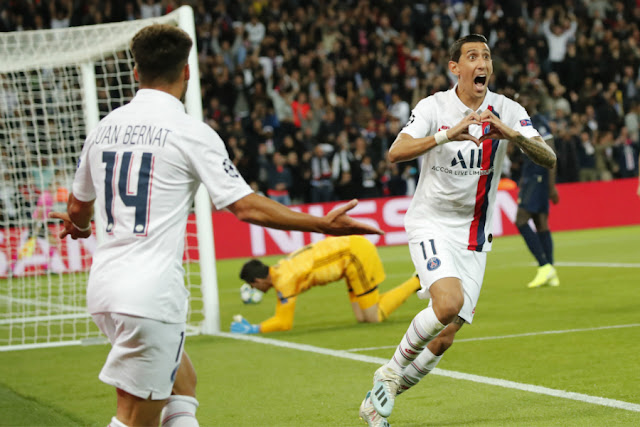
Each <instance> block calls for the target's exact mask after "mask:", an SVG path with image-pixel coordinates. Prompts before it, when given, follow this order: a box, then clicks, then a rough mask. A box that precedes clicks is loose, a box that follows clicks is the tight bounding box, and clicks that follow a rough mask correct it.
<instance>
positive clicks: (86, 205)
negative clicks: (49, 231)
mask: <svg viewBox="0 0 640 427" xmlns="http://www.w3.org/2000/svg"><path fill="white" fill-rule="evenodd" d="M93 202H94V201H93V200H91V201H89V202H82V201H80V200H78V199H76V198H75V197H74V196H73V194H70V195H69V201H68V202H67V212H51V213H49V218H55V219H60V220H62V225H63V227H64V228H63V229H62V231H61V232H60V238H61V239H64V238H65V237H67V235H69V236H71V238H72V239H74V240H76V239H84V238H87V237H89V236H91V218H93Z"/></svg>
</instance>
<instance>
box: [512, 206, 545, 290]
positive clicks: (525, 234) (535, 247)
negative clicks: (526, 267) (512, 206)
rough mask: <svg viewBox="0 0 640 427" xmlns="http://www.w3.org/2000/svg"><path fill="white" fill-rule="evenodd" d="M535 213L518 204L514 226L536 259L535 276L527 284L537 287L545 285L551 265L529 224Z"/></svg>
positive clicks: (538, 237) (538, 238)
mask: <svg viewBox="0 0 640 427" xmlns="http://www.w3.org/2000/svg"><path fill="white" fill-rule="evenodd" d="M536 215H537V214H534V213H532V212H529V211H527V210H526V209H524V208H523V207H522V206H518V211H517V212H516V227H518V231H519V232H520V235H521V236H522V238H523V239H524V241H525V243H526V244H527V247H528V248H529V251H530V252H531V254H533V256H534V257H535V259H536V261H538V270H537V272H536V276H535V277H534V278H533V280H532V281H531V282H529V283H528V284H527V287H528V288H537V287H539V286H543V285H546V284H547V282H548V281H549V279H550V278H551V277H552V276H553V266H552V265H551V263H550V262H549V260H548V258H547V255H546V253H545V250H544V248H543V245H542V242H541V241H540V236H539V234H536V233H535V232H534V231H533V229H532V228H531V226H530V225H529V220H530V219H532V218H534V217H535V216H536ZM534 223H535V221H534ZM536 228H537V225H536Z"/></svg>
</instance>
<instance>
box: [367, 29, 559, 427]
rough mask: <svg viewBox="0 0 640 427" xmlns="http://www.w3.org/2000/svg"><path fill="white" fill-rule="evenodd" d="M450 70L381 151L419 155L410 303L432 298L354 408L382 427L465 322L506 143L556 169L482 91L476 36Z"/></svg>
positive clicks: (463, 42)
mask: <svg viewBox="0 0 640 427" xmlns="http://www.w3.org/2000/svg"><path fill="white" fill-rule="evenodd" d="M449 71H450V72H451V73H452V74H453V75H455V76H457V78H458V83H457V84H456V85H455V86H454V87H453V88H452V89H450V90H448V91H443V92H437V93H435V94H433V95H431V96H428V97H427V98H425V99H422V100H421V101H420V102H418V104H417V105H416V107H415V108H414V110H413V111H412V114H411V117H410V118H409V122H408V123H407V124H406V125H405V127H404V128H403V129H402V130H401V132H400V133H399V135H398V137H397V138H396V140H395V141H394V142H393V144H392V146H391V148H390V149H389V160H390V161H391V162H394V163H395V162H402V161H407V160H411V159H414V158H416V157H418V156H423V160H422V172H421V173H420V178H419V181H418V186H417V189H416V192H415V195H414V196H413V199H412V201H411V204H410V206H409V209H408V210H407V214H406V216H405V228H406V230H407V234H408V238H409V251H410V254H411V258H412V260H413V263H414V265H415V267H416V269H417V272H418V276H419V277H420V282H421V285H422V289H421V290H420V291H418V296H419V297H422V298H427V297H430V298H431V300H430V301H429V305H428V307H427V308H425V309H424V310H422V311H421V312H420V313H418V314H417V315H416V316H415V317H414V319H413V321H412V322H411V325H410V326H409V328H408V329H407V332H406V333H405V335H404V336H403V337H402V340H401V341H400V344H399V345H398V347H397V348H396V350H395V353H394V355H393V357H392V358H391V360H389V362H387V363H386V364H384V365H383V366H381V367H380V368H379V369H378V370H377V371H376V372H375V374H374V376H373V382H374V385H373V389H372V390H371V391H369V392H367V394H366V396H365V399H364V400H363V401H362V404H361V406H360V416H361V417H362V418H364V419H365V420H366V421H367V422H368V423H369V425H372V426H385V425H388V422H387V420H386V418H387V417H388V416H389V415H390V414H391V411H392V409H393V405H394V401H395V398H396V394H399V393H402V392H404V391H406V390H407V389H409V388H410V387H412V386H414V385H415V384H417V383H418V381H420V379H422V378H423V377H424V376H425V375H427V374H428V373H429V372H430V371H431V370H432V369H433V368H434V367H435V366H436V365H437V364H438V362H439V361H440V358H441V357H442V354H443V353H444V352H445V351H446V350H447V349H448V348H449V347H450V346H451V344H452V343H453V340H454V337H455V334H456V332H458V330H460V328H461V327H462V325H463V324H464V323H471V322H472V321H473V316H474V313H475V309H476V304H477V302H478V297H479V295H480V288H481V287H482V280H483V276H484V270H485V265H486V256H487V252H488V251H489V250H490V249H491V243H492V240H493V235H492V234H491V221H492V218H493V214H494V206H495V198H496V191H497V186H498V182H499V178H500V173H501V168H502V161H503V159H504V156H505V152H506V148H507V144H509V143H511V144H515V146H516V147H518V148H519V149H520V150H522V151H523V152H524V153H525V154H526V155H527V156H529V157H530V158H531V159H532V160H533V161H534V162H536V163H538V164H540V165H542V166H544V167H545V168H547V169H551V168H553V167H554V165H555V163H556V156H555V154H554V152H553V150H552V149H551V148H550V147H549V146H548V145H547V144H546V143H545V142H544V141H543V140H542V138H541V137H540V135H539V134H538V132H537V131H536V130H535V129H534V127H533V126H532V125H531V120H530V118H529V115H528V114H527V112H526V110H525V109H524V108H523V107H521V106H520V105H519V104H518V103H516V102H515V101H512V100H510V99H508V98H506V97H505V96H502V95H498V94H495V93H493V92H491V91H489V90H488V84H489V81H490V79H491V75H492V73H493V65H492V62H491V51H490V49H489V46H488V45H487V40H486V38H485V37H484V36H482V35H479V34H471V35H468V36H465V37H463V38H461V39H459V40H457V41H456V42H454V43H453V45H452V46H451V48H450V60H449Z"/></svg>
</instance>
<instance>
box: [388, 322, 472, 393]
mask: <svg viewBox="0 0 640 427" xmlns="http://www.w3.org/2000/svg"><path fill="white" fill-rule="evenodd" d="M463 325H464V320H462V318H461V317H457V318H456V319H455V320H454V321H453V322H451V323H449V324H448V325H447V327H446V328H444V329H443V330H442V332H440V333H439V334H438V336H437V337H435V338H434V339H433V340H432V341H431V342H430V343H429V344H427V347H426V348H425V349H424V350H422V352H421V353H420V355H418V357H416V359H415V360H414V361H413V363H411V364H410V365H409V366H407V367H406V368H405V369H404V371H403V372H402V379H401V381H400V386H399V387H398V391H397V394H401V393H403V392H405V391H407V390H408V389H410V388H411V387H413V386H414V385H416V384H417V383H418V382H420V380H422V378H424V377H425V376H426V375H428V374H429V373H430V372H431V371H432V370H433V369H434V368H435V367H436V366H437V365H438V363H439V362H440V359H441V358H442V355H443V354H444V352H445V351H447V350H448V349H449V347H451V345H452V344H453V340H454V338H455V335H456V333H457V332H458V331H459V330H460V328H462V326H463Z"/></svg>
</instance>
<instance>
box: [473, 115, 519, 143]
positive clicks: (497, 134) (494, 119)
mask: <svg viewBox="0 0 640 427" xmlns="http://www.w3.org/2000/svg"><path fill="white" fill-rule="evenodd" d="M480 121H481V123H482V124H484V123H489V126H488V128H487V129H488V132H486V133H485V134H484V135H482V136H481V137H480V142H483V141H485V140H487V139H508V140H512V139H513V138H515V137H516V136H518V132H517V131H515V130H513V129H511V128H510V127H509V126H507V125H505V124H504V123H503V122H502V120H500V119H499V118H498V116H496V115H495V114H493V111H491V110H484V111H483V112H482V114H480Z"/></svg>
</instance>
